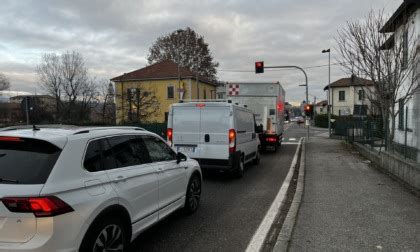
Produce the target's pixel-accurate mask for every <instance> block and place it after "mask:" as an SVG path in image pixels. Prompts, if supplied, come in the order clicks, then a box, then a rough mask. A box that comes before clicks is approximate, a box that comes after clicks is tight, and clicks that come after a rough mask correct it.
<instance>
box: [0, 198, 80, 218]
mask: <svg viewBox="0 0 420 252" xmlns="http://www.w3.org/2000/svg"><path fill="white" fill-rule="evenodd" d="M0 201H2V202H3V204H4V205H5V206H6V208H7V209H8V210H9V211H10V212H13V213H33V214H34V215H35V216H36V217H52V216H57V215H61V214H65V213H69V212H73V211H74V210H73V208H72V207H71V206H69V205H68V204H67V203H66V202H64V201H62V200H61V199H59V198H57V197H55V196H47V197H6V198H2V199H0Z"/></svg>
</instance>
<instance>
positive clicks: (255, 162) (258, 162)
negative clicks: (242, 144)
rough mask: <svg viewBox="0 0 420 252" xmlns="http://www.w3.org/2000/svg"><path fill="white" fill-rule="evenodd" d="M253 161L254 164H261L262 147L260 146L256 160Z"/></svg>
mask: <svg viewBox="0 0 420 252" xmlns="http://www.w3.org/2000/svg"><path fill="white" fill-rule="evenodd" d="M252 162H253V163H254V165H259V164H260V149H259V148H258V150H257V155H256V156H255V158H254V160H252Z"/></svg>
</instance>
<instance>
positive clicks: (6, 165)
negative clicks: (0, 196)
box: [0, 137, 61, 184]
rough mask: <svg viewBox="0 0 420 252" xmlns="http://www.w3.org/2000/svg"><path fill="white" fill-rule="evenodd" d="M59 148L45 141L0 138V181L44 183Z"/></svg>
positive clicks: (56, 157) (57, 155)
mask: <svg viewBox="0 0 420 252" xmlns="http://www.w3.org/2000/svg"><path fill="white" fill-rule="evenodd" d="M60 153H61V149H60V148H58V147H56V146H55V145H53V144H51V143H48V142H46V141H42V140H37V139H29V138H15V137H2V138H0V178H2V179H4V180H7V181H3V182H0V183H19V184H44V183H45V182H46V181H47V178H48V176H49V175H50V173H51V170H52V168H53V167H54V165H55V163H56V161H57V159H58V157H59V156H60Z"/></svg>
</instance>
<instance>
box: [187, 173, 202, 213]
mask: <svg viewBox="0 0 420 252" xmlns="http://www.w3.org/2000/svg"><path fill="white" fill-rule="evenodd" d="M200 197H201V179H200V177H199V176H197V175H193V176H192V177H191V179H190V181H189V182H188V187H187V197H186V198H185V206H184V211H185V213H187V214H192V213H194V212H196V211H197V209H198V206H199V205H200Z"/></svg>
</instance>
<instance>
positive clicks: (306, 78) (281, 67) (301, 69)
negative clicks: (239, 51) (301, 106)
mask: <svg viewBox="0 0 420 252" xmlns="http://www.w3.org/2000/svg"><path fill="white" fill-rule="evenodd" d="M265 68H280V69H285V68H289V69H290V68H294V69H299V70H300V71H302V73H303V74H304V75H305V88H306V102H307V103H308V102H309V98H308V76H307V75H306V72H305V70H303V68H301V67H298V66H264V69H265ZM306 122H308V116H307V115H305V123H306ZM306 137H307V139H309V123H308V131H307V133H306Z"/></svg>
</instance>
